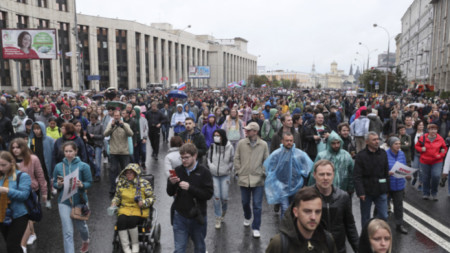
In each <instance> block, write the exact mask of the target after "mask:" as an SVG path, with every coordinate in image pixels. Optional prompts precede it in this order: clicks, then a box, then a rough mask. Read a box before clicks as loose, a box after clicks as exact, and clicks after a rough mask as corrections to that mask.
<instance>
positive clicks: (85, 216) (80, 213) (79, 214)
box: [63, 163, 91, 221]
mask: <svg viewBox="0 0 450 253" xmlns="http://www.w3.org/2000/svg"><path fill="white" fill-rule="evenodd" d="M63 173H64V177H65V176H66V169H65V166H64V163H63ZM79 195H80V203H81V205H77V206H73V202H72V198H73V196H72V197H71V198H70V199H69V200H70V205H71V206H72V210H71V212H70V218H72V219H74V220H82V221H87V220H89V217H90V216H91V210H90V209H89V206H88V205H87V204H86V200H85V199H84V197H83V195H81V194H79Z"/></svg>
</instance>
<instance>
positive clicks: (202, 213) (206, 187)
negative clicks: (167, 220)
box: [166, 143, 214, 252]
mask: <svg viewBox="0 0 450 253" xmlns="http://www.w3.org/2000/svg"><path fill="white" fill-rule="evenodd" d="M197 153H198V152H197V148H196V147H195V145H194V144H192V143H187V144H184V145H183V146H181V148H180V155H181V161H182V165H180V166H178V167H176V168H175V174H172V173H171V176H170V177H169V179H168V181H167V188H166V191H167V194H168V195H169V196H175V201H174V203H173V204H172V208H171V211H172V212H171V217H172V225H173V234H174V241H175V252H184V251H185V250H186V246H187V244H188V238H189V237H190V238H191V239H192V241H193V243H194V251H195V252H205V251H206V246H205V237H206V228H207V222H206V221H207V218H206V215H207V212H206V210H207V208H206V203H207V201H208V200H209V199H211V198H212V196H213V193H214V187H213V181H212V176H211V172H210V171H209V170H208V169H207V168H206V167H205V166H203V165H201V164H199V163H198V162H197Z"/></svg>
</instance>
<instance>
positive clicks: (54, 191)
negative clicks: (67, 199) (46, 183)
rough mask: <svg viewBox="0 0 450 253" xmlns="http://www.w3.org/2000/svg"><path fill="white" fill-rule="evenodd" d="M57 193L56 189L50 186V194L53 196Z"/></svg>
mask: <svg viewBox="0 0 450 253" xmlns="http://www.w3.org/2000/svg"><path fill="white" fill-rule="evenodd" d="M57 193H58V191H57V190H56V189H55V188H52V194H53V196H55V195H56V194H57Z"/></svg>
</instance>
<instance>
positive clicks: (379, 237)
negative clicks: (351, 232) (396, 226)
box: [358, 219, 392, 253]
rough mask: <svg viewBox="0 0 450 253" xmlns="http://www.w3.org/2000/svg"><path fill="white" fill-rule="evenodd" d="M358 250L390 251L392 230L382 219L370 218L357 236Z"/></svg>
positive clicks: (367, 251) (389, 252) (369, 251)
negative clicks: (359, 235)
mask: <svg viewBox="0 0 450 253" xmlns="http://www.w3.org/2000/svg"><path fill="white" fill-rule="evenodd" d="M358 251H359V252H364V253H391V251H392V232H391V228H390V227H389V224H387V223H386V221H384V220H380V219H372V220H370V221H369V222H368V223H367V224H366V225H365V226H364V228H363V229H362V231H361V237H360V238H359V247H358Z"/></svg>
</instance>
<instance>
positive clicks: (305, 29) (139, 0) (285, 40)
mask: <svg viewBox="0 0 450 253" xmlns="http://www.w3.org/2000/svg"><path fill="white" fill-rule="evenodd" d="M412 2H413V0H278V1H269V0H226V1H224V0H221V1H218V0H126V1H123V0H96V1H93V0H77V12H81V13H83V14H89V15H99V16H102V17H110V18H116V17H117V18H119V19H127V20H136V21H137V22H140V23H144V24H150V23H157V22H167V23H171V24H172V25H173V27H174V29H184V28H185V27H187V26H188V25H191V26H192V27H191V28H190V29H187V30H186V31H187V32H191V33H194V34H209V35H213V36H214V37H215V38H221V39H226V38H234V37H242V38H244V39H246V40H248V52H249V53H251V54H253V55H257V56H260V57H259V58H258V66H266V70H272V69H283V70H295V71H302V72H310V71H311V66H312V63H313V62H315V64H316V70H317V71H318V72H319V73H326V72H328V71H329V69H330V63H331V62H332V61H333V60H335V61H336V62H337V63H338V68H339V69H342V70H345V72H346V73H347V72H348V71H349V69H350V65H351V64H357V65H360V66H362V64H363V62H364V64H365V63H366V62H367V49H366V48H365V47H362V46H360V45H358V42H362V43H364V44H366V45H367V46H368V48H369V49H370V50H371V51H373V50H375V49H377V51H375V52H373V53H371V55H370V56H371V57H370V66H374V65H375V64H376V62H377V55H378V53H381V52H385V51H387V44H388V43H387V39H388V36H387V34H386V32H385V31H384V30H382V29H380V28H374V27H373V24H374V23H377V24H379V25H380V26H383V27H385V28H386V29H387V30H388V31H389V33H390V36H391V52H394V51H395V39H394V38H395V36H396V35H397V34H399V33H400V32H401V22H400V19H401V17H402V16H403V15H404V13H405V12H406V10H407V9H408V8H409V6H410V5H411V3H412ZM356 52H359V53H360V54H362V56H359V55H357V54H356ZM355 58H356V59H357V61H355V60H354V59H355Z"/></svg>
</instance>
